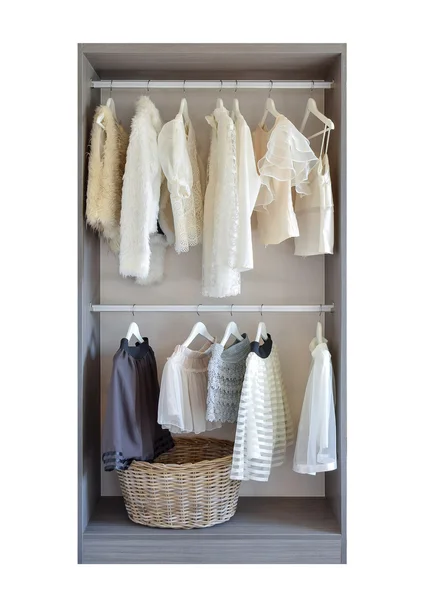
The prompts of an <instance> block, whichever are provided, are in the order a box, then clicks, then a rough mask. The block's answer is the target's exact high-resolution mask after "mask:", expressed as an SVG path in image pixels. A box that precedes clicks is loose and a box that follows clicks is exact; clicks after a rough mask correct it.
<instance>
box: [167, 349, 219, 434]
mask: <svg viewBox="0 0 425 600" xmlns="http://www.w3.org/2000/svg"><path fill="white" fill-rule="evenodd" d="M211 352H212V344H211V343H210V342H207V343H206V344H205V345H204V346H203V347H202V348H201V350H199V351H198V350H190V349H189V348H186V347H185V346H180V345H178V346H176V348H175V350H174V352H173V354H172V356H170V358H168V360H167V362H166V363H165V366H164V370H163V372H162V378H161V386H160V394H159V404H158V423H159V424H160V425H162V427H163V428H164V429H169V430H170V431H171V433H202V432H204V431H210V430H212V429H216V428H217V427H221V423H210V422H208V421H207V420H206V406H207V387H208V363H209V361H210V358H211Z"/></svg>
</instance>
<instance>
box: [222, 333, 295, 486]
mask: <svg viewBox="0 0 425 600" xmlns="http://www.w3.org/2000/svg"><path fill="white" fill-rule="evenodd" d="M293 443H294V431H293V425H292V417H291V413H290V409H289V404H288V400H287V396H286V391H285V386H284V383H283V381H282V374H281V369H280V361H279V354H278V351H277V348H276V346H275V344H274V343H273V341H272V339H271V337H270V335H268V339H267V341H265V342H264V344H262V345H261V346H260V345H259V343H258V342H252V343H251V352H250V354H249V355H248V358H247V362H246V372H245V378H244V382H243V387H242V394H241V400H240V404H239V412H238V421H237V427H236V437H235V446H234V450H233V460H232V470H231V474H230V478H231V479H237V480H242V481H247V480H255V481H268V479H269V475H270V470H271V468H272V467H278V466H280V465H282V464H283V463H284V461H285V455H286V449H287V447H288V446H290V445H291V444H293Z"/></svg>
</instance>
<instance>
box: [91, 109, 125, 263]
mask: <svg viewBox="0 0 425 600" xmlns="http://www.w3.org/2000/svg"><path fill="white" fill-rule="evenodd" d="M101 116H103V119H102V125H100V124H99V123H98V122H97V120H98V118H99V117H101ZM127 146H128V133H127V132H126V131H125V130H124V129H123V127H122V126H121V125H120V124H119V123H118V122H117V120H116V118H115V116H114V114H113V113H112V111H111V109H110V108H109V107H108V106H99V107H98V108H97V109H96V112H95V115H94V119H93V126H92V130H91V141H90V155H89V165H88V183H87V203H86V219H87V223H88V224H89V225H90V226H91V227H92V228H93V229H94V230H95V231H97V232H98V233H100V234H101V235H102V236H103V237H104V238H105V240H106V241H107V242H108V244H109V246H110V248H111V249H112V251H113V252H114V253H115V254H118V252H119V246H120V215H121V189H122V177H123V173H124V167H125V158H126V152H127Z"/></svg>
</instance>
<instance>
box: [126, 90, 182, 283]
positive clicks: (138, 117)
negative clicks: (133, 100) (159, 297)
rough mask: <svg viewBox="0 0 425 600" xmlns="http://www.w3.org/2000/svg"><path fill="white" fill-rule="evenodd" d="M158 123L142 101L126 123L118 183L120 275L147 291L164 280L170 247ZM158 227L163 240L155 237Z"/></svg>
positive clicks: (150, 107) (146, 100)
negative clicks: (126, 137)
mask: <svg viewBox="0 0 425 600" xmlns="http://www.w3.org/2000/svg"><path fill="white" fill-rule="evenodd" d="M161 128H162V121H161V117H160V115H159V112H158V109H157V108H156V107H155V105H154V104H153V103H152V101H151V100H150V99H149V98H148V97H147V96H141V97H140V98H139V100H138V101H137V104H136V113H135V115H134V117H133V119H132V122H131V133H130V141H129V145H128V150H127V160H126V164H125V171H124V177H123V188H122V208H121V245H120V274H121V275H123V276H124V277H135V278H136V282H137V283H139V284H141V285H147V284H150V283H155V282H158V281H161V280H162V278H163V275H164V258H165V249H166V247H167V246H169V245H170V244H172V243H174V233H173V223H172V219H170V211H169V203H170V199H169V193H168V190H167V189H166V186H164V185H163V186H162V188H161V184H162V182H163V178H164V176H163V173H162V170H161V165H160V162H159V156H158V134H159V132H160V130H161ZM158 224H159V226H160V227H161V230H162V231H163V233H164V235H163V234H161V233H159V232H158Z"/></svg>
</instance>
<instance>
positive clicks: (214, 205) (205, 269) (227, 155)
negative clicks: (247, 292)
mask: <svg viewBox="0 0 425 600" xmlns="http://www.w3.org/2000/svg"><path fill="white" fill-rule="evenodd" d="M206 119H207V121H208V123H209V124H210V125H211V128H212V132H211V145H210V154H209V159H208V184H207V190H206V193H205V205H204V233H203V252H202V294H203V295H204V296H210V297H213V298H225V297H227V296H237V295H238V294H240V291H241V278H240V273H241V271H245V270H248V269H252V267H253V260H252V239H251V214H252V210H253V207H254V204H255V199H256V197H257V193H258V189H259V184H260V182H259V177H258V174H257V173H256V167H255V157H254V152H253V146H252V139H251V136H250V135H249V129H248V126H247V124H246V122H245V120H244V118H243V117H242V115H240V114H238V115H237V116H236V117H235V120H233V119H232V118H231V116H230V115H229V112H228V110H227V109H226V108H224V106H219V107H217V108H216V109H215V110H214V112H213V114H212V115H210V116H208V117H206Z"/></svg>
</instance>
